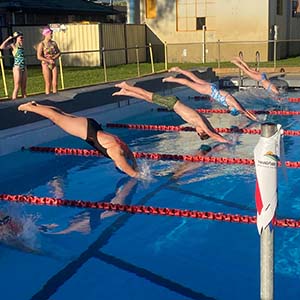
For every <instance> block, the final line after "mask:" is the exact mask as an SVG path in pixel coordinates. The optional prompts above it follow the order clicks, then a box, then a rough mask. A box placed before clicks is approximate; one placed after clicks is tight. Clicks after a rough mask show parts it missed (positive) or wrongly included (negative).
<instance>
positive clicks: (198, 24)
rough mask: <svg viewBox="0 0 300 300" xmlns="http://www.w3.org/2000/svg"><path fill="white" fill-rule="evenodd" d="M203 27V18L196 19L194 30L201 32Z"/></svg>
mask: <svg viewBox="0 0 300 300" xmlns="http://www.w3.org/2000/svg"><path fill="white" fill-rule="evenodd" d="M203 26H205V18H203V17H198V18H196V29H197V30H203Z"/></svg>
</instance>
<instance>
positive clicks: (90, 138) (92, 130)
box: [85, 118, 110, 158]
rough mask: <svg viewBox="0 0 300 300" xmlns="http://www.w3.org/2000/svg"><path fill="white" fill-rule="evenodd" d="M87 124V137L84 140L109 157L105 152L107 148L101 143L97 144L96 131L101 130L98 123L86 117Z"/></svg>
mask: <svg viewBox="0 0 300 300" xmlns="http://www.w3.org/2000/svg"><path fill="white" fill-rule="evenodd" d="M87 122H88V126H87V138H86V140H85V141H86V142H87V143H89V144H90V145H91V146H92V147H94V148H95V149H97V150H98V151H99V152H100V153H102V154H103V155H104V156H106V157H108V158H110V157H109V155H108V154H107V149H106V148H104V147H103V146H102V145H101V144H99V142H98V139H97V132H98V131H103V129H102V127H101V125H100V124H98V123H97V122H96V121H95V120H94V119H90V118H88V119H87Z"/></svg>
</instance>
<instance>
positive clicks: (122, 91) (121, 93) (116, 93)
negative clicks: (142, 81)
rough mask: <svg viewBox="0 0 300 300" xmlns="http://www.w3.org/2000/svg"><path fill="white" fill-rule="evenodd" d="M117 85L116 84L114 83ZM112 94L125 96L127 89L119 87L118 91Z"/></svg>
mask: <svg viewBox="0 0 300 300" xmlns="http://www.w3.org/2000/svg"><path fill="white" fill-rule="evenodd" d="M115 86H116V87H117V85H115ZM112 95H113V96H126V95H127V91H126V89H123V88H121V89H120V90H119V91H118V92H114V93H113V94H112Z"/></svg>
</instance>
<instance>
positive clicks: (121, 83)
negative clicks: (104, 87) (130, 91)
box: [115, 81, 132, 89]
mask: <svg viewBox="0 0 300 300" xmlns="http://www.w3.org/2000/svg"><path fill="white" fill-rule="evenodd" d="M115 87H117V88H120V89H126V88H130V87H132V85H130V84H128V83H127V82H126V81H122V82H120V83H117V84H115Z"/></svg>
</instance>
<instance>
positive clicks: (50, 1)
mask: <svg viewBox="0 0 300 300" xmlns="http://www.w3.org/2000/svg"><path fill="white" fill-rule="evenodd" d="M0 8H5V9H7V10H9V11H18V10H22V11H24V12H33V11H39V12H45V11H48V12H50V11H56V12H57V13H59V12H62V13H67V12H75V13H79V12H80V13H96V14H98V13H99V14H106V15H108V14H111V15H114V14H118V13H119V12H118V11H117V10H115V9H113V8H112V7H111V6H107V5H99V4H96V3H93V2H90V1H86V0H71V1H70V0H15V1H6V0H0Z"/></svg>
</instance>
